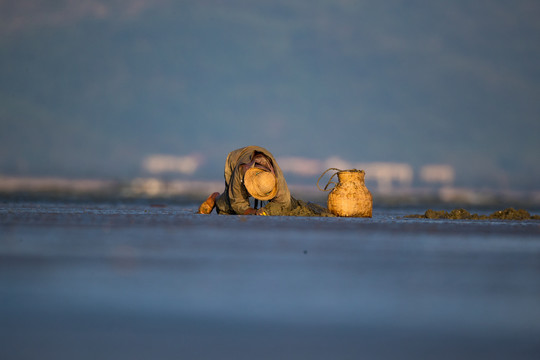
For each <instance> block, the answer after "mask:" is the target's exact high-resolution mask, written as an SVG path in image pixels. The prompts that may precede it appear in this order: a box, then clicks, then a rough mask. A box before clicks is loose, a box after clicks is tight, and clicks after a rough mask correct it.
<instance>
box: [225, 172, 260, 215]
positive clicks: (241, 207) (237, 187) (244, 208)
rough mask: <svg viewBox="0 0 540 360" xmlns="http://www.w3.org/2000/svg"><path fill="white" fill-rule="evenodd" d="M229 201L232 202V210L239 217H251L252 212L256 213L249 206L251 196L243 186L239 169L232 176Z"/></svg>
mask: <svg viewBox="0 0 540 360" xmlns="http://www.w3.org/2000/svg"><path fill="white" fill-rule="evenodd" d="M229 199H230V201H231V208H232V209H233V210H234V212H235V213H236V214H238V215H251V213H252V211H251V210H253V212H254V211H255V209H253V208H252V207H251V206H249V194H248V192H247V190H246V188H245V187H244V186H243V184H242V175H241V174H240V169H239V168H237V169H236V170H235V171H234V173H233V176H232V181H231V184H230V186H229Z"/></svg>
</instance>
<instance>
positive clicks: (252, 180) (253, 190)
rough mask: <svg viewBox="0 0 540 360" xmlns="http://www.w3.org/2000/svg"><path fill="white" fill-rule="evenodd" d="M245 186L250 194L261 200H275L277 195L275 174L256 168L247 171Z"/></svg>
mask: <svg viewBox="0 0 540 360" xmlns="http://www.w3.org/2000/svg"><path fill="white" fill-rule="evenodd" d="M244 185H245V186H246V189H247V191H248V192H249V194H250V195H251V196H253V197H254V198H255V199H259V200H265V201H266V200H270V199H273V198H274V197H275V196H276V193H277V181H276V177H275V176H274V174H272V173H271V172H270V171H265V170H262V169H259V168H255V167H253V168H251V169H249V170H248V171H246V174H245V175H244Z"/></svg>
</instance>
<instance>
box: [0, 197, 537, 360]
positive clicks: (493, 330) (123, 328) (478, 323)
mask: <svg viewBox="0 0 540 360" xmlns="http://www.w3.org/2000/svg"><path fill="white" fill-rule="evenodd" d="M158 205H159V206H158ZM195 210H196V205H192V206H177V205H166V204H165V206H163V205H162V204H156V205H154V206H151V204H141V203H140V204H121V203H118V204H99V203H88V204H84V203H60V202H57V203H38V202H35V203H0V239H1V240H0V284H1V287H0V299H1V302H2V306H1V308H0V319H2V320H1V321H2V327H0V339H2V340H1V342H2V346H0V358H2V359H12V358H17V359H33V358H36V357H39V358H45V359H48V358H50V359H73V358H77V359H87V358H88V359H90V358H92V359H95V358H113V357H117V358H129V359H147V358H157V359H168V358H171V359H173V358H174V359H178V358H198V359H215V358H220V359H221V358H230V359H274V358H279V359H299V358H302V359H303V358H309V359H328V358H339V359H349V358H350V359H358V358H381V359H382V358H385V359H386V358H388V359H395V358H401V359H403V358H418V357H424V356H428V357H431V358H433V357H436V358H449V359H455V358H462V359H463V358H474V359H477V358H490V359H496V358H500V359H503V358H504V359H508V358H512V359H537V358H539V356H540V341H539V339H540V281H539V280H538V279H540V221H532V220H531V221H520V222H515V221H500V220H499V221H468V220H459V221H456V220H429V219H406V218H403V216H404V215H406V214H412V213H418V210H417V209H407V208H402V209H396V208H394V209H383V208H375V209H374V213H373V218H371V219H358V218H301V217H254V216H251V217H250V216H218V215H215V214H212V215H208V216H205V215H196V214H194V212H195ZM476 212H479V213H480V211H476Z"/></svg>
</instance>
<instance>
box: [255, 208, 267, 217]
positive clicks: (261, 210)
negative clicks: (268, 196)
mask: <svg viewBox="0 0 540 360" xmlns="http://www.w3.org/2000/svg"><path fill="white" fill-rule="evenodd" d="M257 215H262V216H268V213H267V212H266V210H265V209H264V208H260V209H259V210H257Z"/></svg>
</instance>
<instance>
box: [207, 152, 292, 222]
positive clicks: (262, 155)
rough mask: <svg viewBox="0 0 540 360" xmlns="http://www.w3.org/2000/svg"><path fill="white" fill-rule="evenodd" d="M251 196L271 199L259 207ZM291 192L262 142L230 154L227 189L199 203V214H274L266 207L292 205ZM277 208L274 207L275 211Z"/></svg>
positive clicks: (228, 156) (228, 158) (227, 165)
mask: <svg viewBox="0 0 540 360" xmlns="http://www.w3.org/2000/svg"><path fill="white" fill-rule="evenodd" d="M250 198H253V199H255V200H256V201H254V203H257V201H261V202H262V201H268V203H267V204H266V205H265V206H263V207H261V208H260V209H255V208H254V207H252V206H251V205H250V202H249V201H250ZM291 201H294V199H292V198H291V193H290V192H289V188H288V187H287V182H286V181H285V178H284V177H283V173H282V172H281V169H280V168H279V165H278V164H277V162H276V159H274V156H273V155H272V154H271V153H270V152H269V151H268V150H266V149H264V148H262V147H259V146H247V147H243V148H241V149H237V150H234V151H232V152H230V153H229V155H227V160H226V162H225V190H224V191H223V193H222V194H221V195H220V194H219V193H218V192H215V193H213V194H212V195H210V196H209V197H208V199H206V201H205V202H203V203H202V204H201V206H200V207H199V211H198V213H199V214H210V213H211V212H212V210H213V209H214V207H215V208H216V210H217V213H218V214H231V215H232V214H237V215H271V214H270V213H269V211H267V207H272V208H279V209H281V210H282V211H288V210H290V209H291ZM274 212H275V211H274Z"/></svg>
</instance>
